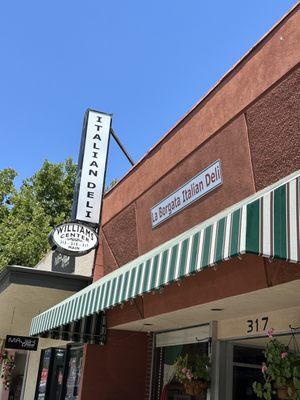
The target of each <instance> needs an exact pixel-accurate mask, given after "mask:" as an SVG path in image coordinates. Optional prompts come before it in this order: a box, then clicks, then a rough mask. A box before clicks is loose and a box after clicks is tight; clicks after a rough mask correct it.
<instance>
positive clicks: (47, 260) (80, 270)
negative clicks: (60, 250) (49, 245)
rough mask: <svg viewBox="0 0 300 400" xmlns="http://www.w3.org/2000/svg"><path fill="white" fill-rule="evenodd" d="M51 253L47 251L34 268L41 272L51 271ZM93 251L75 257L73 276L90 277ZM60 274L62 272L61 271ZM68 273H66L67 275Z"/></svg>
mask: <svg viewBox="0 0 300 400" xmlns="http://www.w3.org/2000/svg"><path fill="white" fill-rule="evenodd" d="M52 253H53V252H52V251H49V252H48V253H47V254H46V255H45V257H43V258H42V260H41V261H40V262H39V263H38V264H37V265H36V266H35V268H37V269H39V270H42V271H52ZM94 257H95V251H91V252H90V253H88V254H86V255H84V256H81V257H75V270H74V272H72V274H73V275H82V276H92V271H93V266H94ZM60 272H64V271H63V270H62V271H60ZM67 272H68V271H66V273H67Z"/></svg>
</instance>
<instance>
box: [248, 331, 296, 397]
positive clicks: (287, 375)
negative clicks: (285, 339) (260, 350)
mask: <svg viewBox="0 0 300 400" xmlns="http://www.w3.org/2000/svg"><path fill="white" fill-rule="evenodd" d="M269 337H270V340H269V342H268V343H267V345H266V350H265V351H264V354H265V358H266V362H265V363H263V366H262V372H263V378H264V381H265V382H264V384H261V383H260V382H254V383H253V385H252V388H253V391H254V393H255V394H256V396H257V397H258V398H260V399H261V398H263V399H265V400H271V399H272V394H274V393H275V394H276V391H277V390H279V389H285V390H286V391H287V393H288V396H289V397H290V398H291V399H292V398H294V392H295V390H296V391H297V400H300V390H299V391H298V387H297V384H298V382H300V381H298V379H299V376H300V361H299V358H298V356H297V355H296V354H295V353H293V352H291V351H290V350H289V349H288V348H287V347H286V346H285V345H284V344H283V343H281V342H280V341H279V340H278V339H277V338H274V337H273V336H272V335H271V336H269ZM298 368H299V369H298ZM299 389H300V384H299Z"/></svg>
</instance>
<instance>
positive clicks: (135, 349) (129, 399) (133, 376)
mask: <svg viewBox="0 0 300 400" xmlns="http://www.w3.org/2000/svg"><path fill="white" fill-rule="evenodd" d="M147 342H148V338H147V334H146V333H138V332H129V331H109V332H108V340H107V344H106V345H105V346H99V345H86V346H85V357H84V365H83V376H82V382H81V391H80V400H96V399H101V400H117V399H122V400H142V399H144V397H145V390H146V366H147Z"/></svg>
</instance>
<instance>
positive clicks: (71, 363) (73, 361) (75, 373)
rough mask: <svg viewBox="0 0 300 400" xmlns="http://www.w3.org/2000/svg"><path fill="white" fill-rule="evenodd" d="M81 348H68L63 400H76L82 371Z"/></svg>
mask: <svg viewBox="0 0 300 400" xmlns="http://www.w3.org/2000/svg"><path fill="white" fill-rule="evenodd" d="M82 359H83V347H81V346H80V347H70V348H69V358H68V366H67V368H68V370H67V380H66V394H65V397H64V398H65V400H77V399H78V395H79V384H80V376H81V369H82Z"/></svg>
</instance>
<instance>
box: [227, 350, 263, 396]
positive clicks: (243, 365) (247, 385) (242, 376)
mask: <svg viewBox="0 0 300 400" xmlns="http://www.w3.org/2000/svg"><path fill="white" fill-rule="evenodd" d="M263 361H264V355H263V349H262V348H255V347H244V346H234V347H233V391H232V400H240V399H243V400H256V399H257V396H256V395H255V394H254V392H253V389H252V384H253V382H254V381H258V382H259V381H261V380H262V374H261V364H262V362H263Z"/></svg>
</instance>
